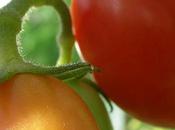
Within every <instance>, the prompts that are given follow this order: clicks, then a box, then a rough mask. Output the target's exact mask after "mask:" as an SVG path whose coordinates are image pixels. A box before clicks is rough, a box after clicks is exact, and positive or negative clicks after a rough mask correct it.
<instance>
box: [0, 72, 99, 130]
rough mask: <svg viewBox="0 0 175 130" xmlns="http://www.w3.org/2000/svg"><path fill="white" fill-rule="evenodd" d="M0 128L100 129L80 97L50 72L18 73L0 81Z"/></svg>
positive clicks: (42, 129)
mask: <svg viewBox="0 0 175 130" xmlns="http://www.w3.org/2000/svg"><path fill="white" fill-rule="evenodd" d="M0 117H1V118H0V129H1V130H8V129H10V130H11V129H13V130H82V129H83V130H99V128H98V126H97V123H96V121H95V119H94V117H93V116H92V113H91V112H90V111H89V109H88V107H87V106H86V104H85V103H84V102H83V100H82V99H81V98H80V97H79V96H78V95H77V94H76V93H75V92H74V91H73V90H72V89H71V88H70V87H69V86H68V85H66V84H65V83H63V82H62V81H60V80H58V79H55V78H53V77H50V76H39V75H33V74H18V75H16V76H14V77H13V78H11V79H10V80H8V81H6V82H4V83H3V84H0Z"/></svg>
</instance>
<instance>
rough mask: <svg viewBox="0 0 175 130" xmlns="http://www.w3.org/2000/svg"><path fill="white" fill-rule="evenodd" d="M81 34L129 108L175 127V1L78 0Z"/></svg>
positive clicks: (105, 81)
mask: <svg viewBox="0 0 175 130" xmlns="http://www.w3.org/2000/svg"><path fill="white" fill-rule="evenodd" d="M71 10H72V20H73V26H74V32H75V36H76V38H77V41H78V43H79V45H80V48H81V50H82V53H83V55H84V57H85V59H86V60H87V61H88V62H90V63H92V64H93V65H95V66H97V67H99V68H101V73H96V74H95V78H96V80H97V82H98V83H99V85H100V86H101V87H102V89H103V90H104V91H105V92H106V93H107V94H108V95H109V96H110V97H111V98H112V99H113V100H114V101H115V102H116V103H117V104H118V105H119V106H120V107H122V108H123V109H124V110H126V111H127V112H129V113H130V114H132V115H134V116H136V117H137V118H139V119H142V120H144V121H146V122H149V123H153V124H157V125H161V126H170V127H175V1H174V0H166V1H165V0H73V2H72V6H71Z"/></svg>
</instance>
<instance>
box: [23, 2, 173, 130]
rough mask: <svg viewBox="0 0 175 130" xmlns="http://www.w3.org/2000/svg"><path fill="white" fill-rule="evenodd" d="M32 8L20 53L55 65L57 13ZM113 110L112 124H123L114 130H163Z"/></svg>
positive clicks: (37, 60)
mask: <svg viewBox="0 0 175 130" xmlns="http://www.w3.org/2000/svg"><path fill="white" fill-rule="evenodd" d="M70 1H71V0H65V2H66V3H67V5H69V4H70ZM32 10H33V11H32V12H31V11H30V13H29V14H28V16H27V20H25V22H24V23H23V27H24V31H23V32H22V34H21V38H22V46H23V50H24V51H23V54H22V55H23V56H24V59H25V60H30V61H32V62H34V63H35V64H42V65H55V64H56V61H57V59H58V57H59V48H58V46H57V42H56V36H57V34H59V31H60V30H59V29H60V28H59V17H58V14H57V13H56V11H55V10H54V9H53V8H51V7H40V8H37V9H32ZM72 59H73V61H74V62H76V61H78V60H79V58H78V56H77V53H76V50H75V48H74V51H73V58H72ZM115 111H117V114H115V116H112V118H113V122H114V125H116V126H119V124H120V125H121V124H122V125H123V126H121V127H120V128H116V129H115V130H165V129H163V128H158V127H153V126H151V125H148V124H144V123H142V122H140V121H138V120H137V119H134V118H131V117H129V116H126V115H125V114H122V115H120V113H121V112H120V111H118V109H116V110H115ZM112 114H113V113H112ZM119 115H120V116H119ZM123 118H124V120H123ZM116 119H118V120H116ZM166 130H170V129H166Z"/></svg>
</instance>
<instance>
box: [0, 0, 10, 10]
mask: <svg viewBox="0 0 175 130" xmlns="http://www.w3.org/2000/svg"><path fill="white" fill-rule="evenodd" d="M10 1H11V0H0V8H2V7H3V6H5V5H6V4H7V3H9V2H10Z"/></svg>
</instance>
